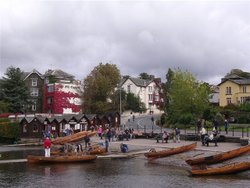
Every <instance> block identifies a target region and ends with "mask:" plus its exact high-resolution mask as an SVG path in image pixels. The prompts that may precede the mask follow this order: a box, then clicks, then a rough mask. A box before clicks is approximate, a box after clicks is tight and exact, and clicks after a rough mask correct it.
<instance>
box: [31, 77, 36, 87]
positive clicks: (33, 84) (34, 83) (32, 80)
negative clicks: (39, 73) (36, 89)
mask: <svg viewBox="0 0 250 188" xmlns="http://www.w3.org/2000/svg"><path fill="white" fill-rule="evenodd" d="M31 85H32V86H37V79H35V78H32V79H31Z"/></svg>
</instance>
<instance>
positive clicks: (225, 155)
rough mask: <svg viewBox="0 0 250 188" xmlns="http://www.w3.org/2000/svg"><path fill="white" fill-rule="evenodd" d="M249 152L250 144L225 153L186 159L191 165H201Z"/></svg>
mask: <svg viewBox="0 0 250 188" xmlns="http://www.w3.org/2000/svg"><path fill="white" fill-rule="evenodd" d="M248 152H250V145H247V146H244V147H240V148H237V149H235V150H231V151H228V152H225V153H220V154H216V155H211V156H207V157H200V158H196V159H188V160H186V163H187V164H189V165H191V166H193V165H199V164H213V163H218V162H221V161H225V160H228V159H232V158H235V157H238V156H240V155H243V154H245V153H248Z"/></svg>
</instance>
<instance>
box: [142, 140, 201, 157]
mask: <svg viewBox="0 0 250 188" xmlns="http://www.w3.org/2000/svg"><path fill="white" fill-rule="evenodd" d="M196 146H197V143H193V144H190V145H185V146H181V147H178V148H172V149H167V150H162V151H157V152H147V153H145V154H144V155H145V156H146V157H147V158H149V159H153V158H162V157H167V156H170V155H174V154H178V153H182V152H186V151H190V150H193V149H195V147H196Z"/></svg>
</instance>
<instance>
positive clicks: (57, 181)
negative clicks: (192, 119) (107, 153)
mask: <svg viewBox="0 0 250 188" xmlns="http://www.w3.org/2000/svg"><path fill="white" fill-rule="evenodd" d="M14 150H15V151H6V150H4V149H3V148H1V147H0V153H1V159H2V160H3V159H15V158H16V159H17V158H25V156H27V155H28V154H42V153H43V151H41V150H37V149H36V148H31V149H29V150H24V149H14ZM174 160H175V157H171V158H169V159H168V158H164V159H160V160H155V161H154V162H148V161H147V160H146V159H145V157H143V156H141V157H138V158H132V159H112V160H111V159H100V160H99V159H98V160H96V161H94V162H91V163H75V164H50V165H29V164H27V163H26V162H24V163H5V164H0V187H25V188H26V187H32V188H34V187H46V188H48V187H60V188H64V187H65V188H66V187H67V188H71V187H73V188H74V187H84V188H88V187H102V188H103V187H109V188H113V187H116V188H117V187H119V188H123V187H126V188H130V187H131V188H137V187H138V188H158V187H175V188H176V187H185V188H188V187H190V188H191V187H192V188H193V187H211V188H214V187H234V188H235V187H244V188H245V187H249V186H250V171H247V172H242V173H239V174H236V175H223V176H210V177H192V176H190V174H189V172H188V168H187V167H186V166H182V165H176V164H175V163H174V162H172V161H174Z"/></svg>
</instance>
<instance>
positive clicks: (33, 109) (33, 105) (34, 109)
mask: <svg viewBox="0 0 250 188" xmlns="http://www.w3.org/2000/svg"><path fill="white" fill-rule="evenodd" d="M31 110H32V111H36V103H33V104H32V105H31Z"/></svg>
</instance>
